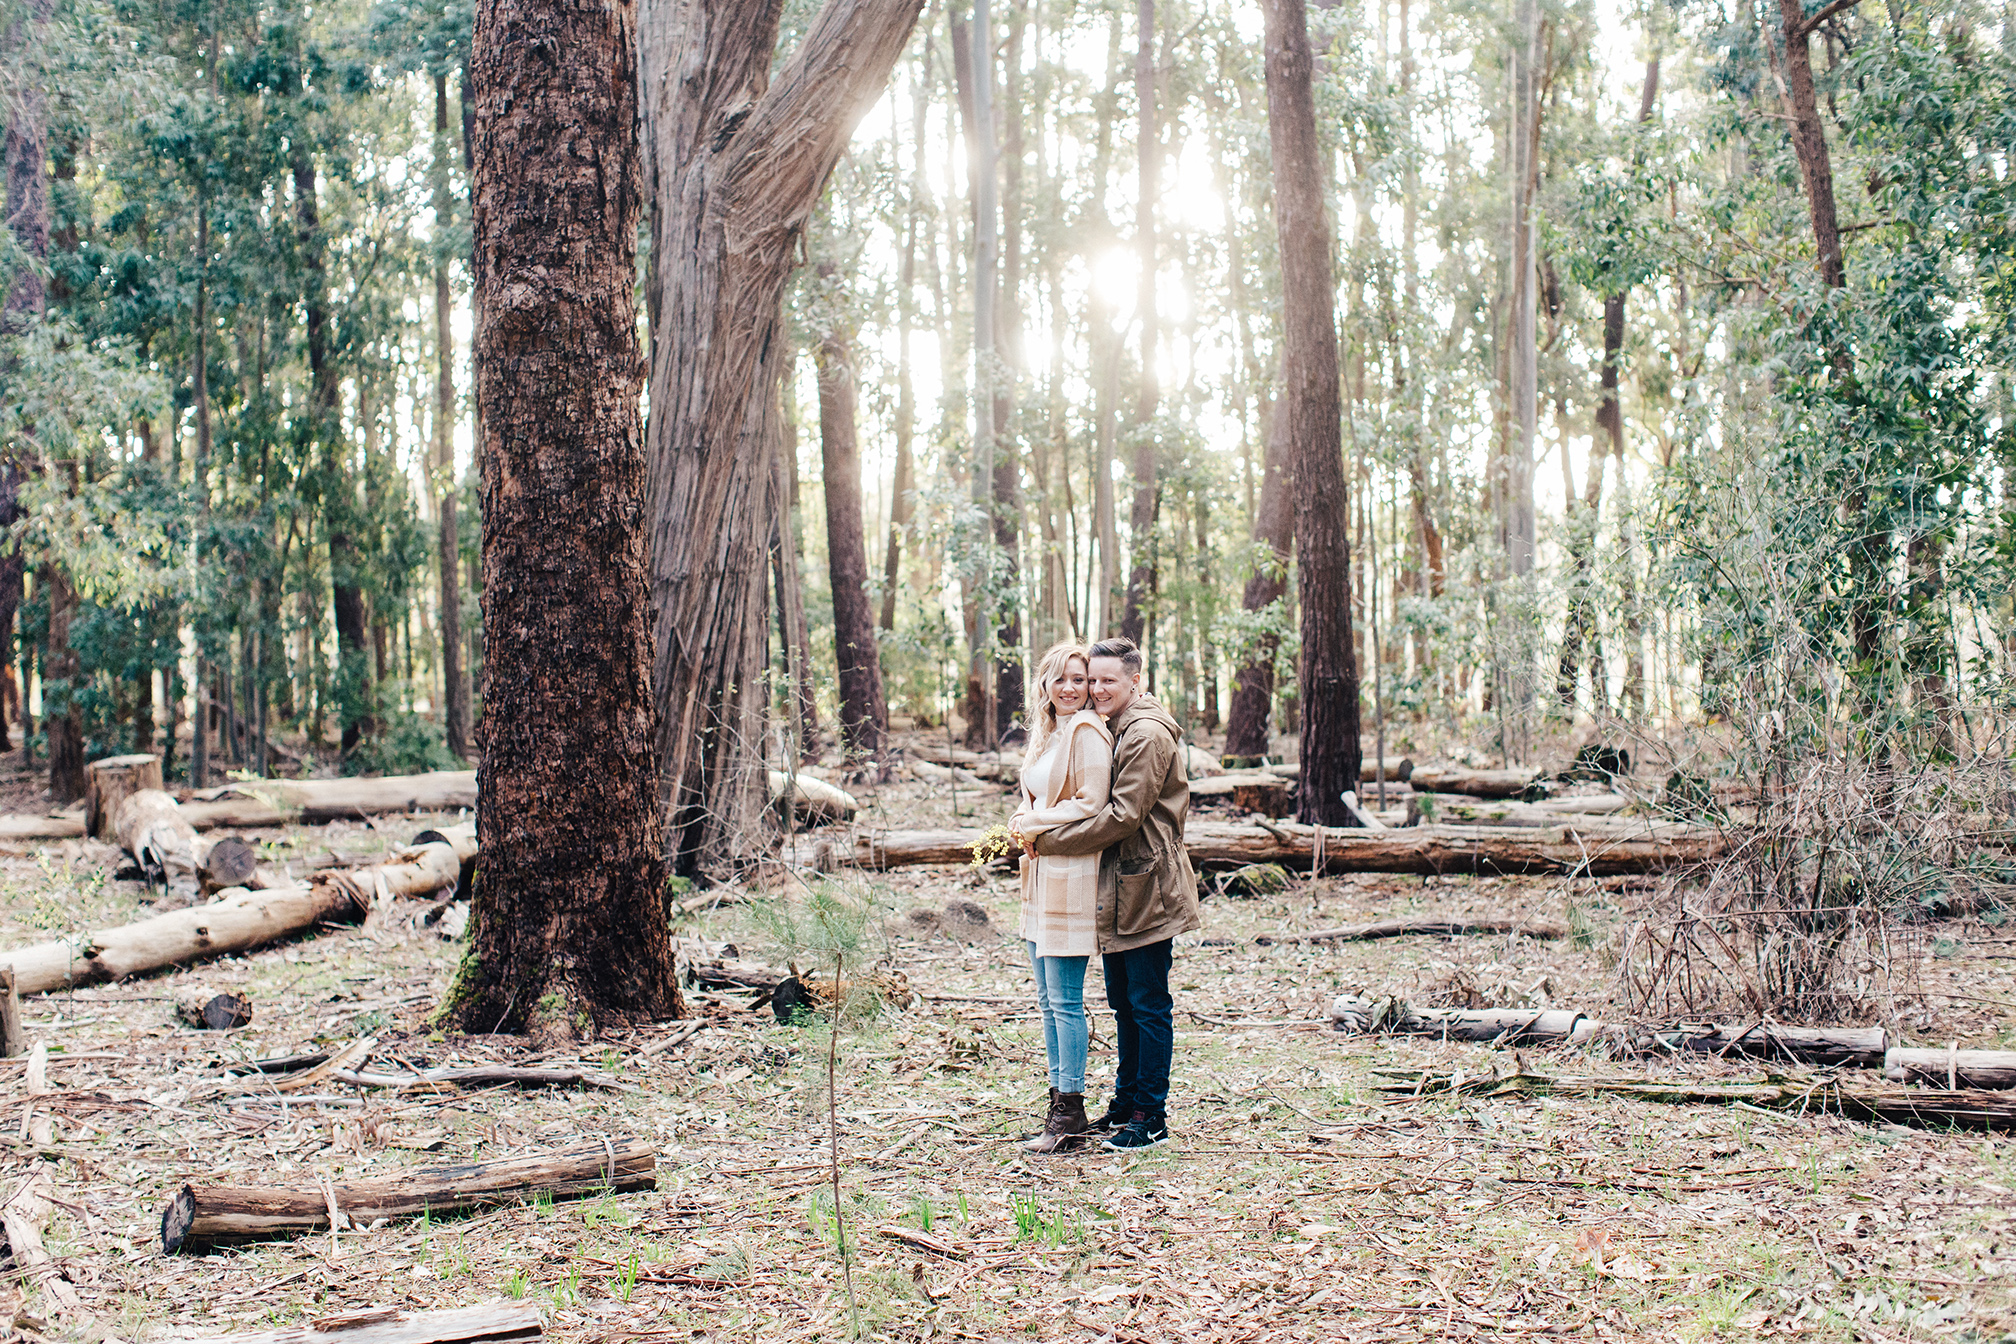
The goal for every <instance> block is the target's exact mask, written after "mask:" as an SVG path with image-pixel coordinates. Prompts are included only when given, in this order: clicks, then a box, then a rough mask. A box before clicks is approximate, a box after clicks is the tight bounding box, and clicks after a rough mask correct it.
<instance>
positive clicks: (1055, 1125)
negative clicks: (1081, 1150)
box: [1022, 1092, 1092, 1153]
mask: <svg viewBox="0 0 2016 1344" xmlns="http://www.w3.org/2000/svg"><path fill="white" fill-rule="evenodd" d="M1091 1129H1092V1125H1091V1122H1090V1121H1088V1120H1086V1118H1085V1094H1084V1093H1083V1092H1059V1093H1058V1094H1057V1102H1056V1104H1055V1105H1053V1106H1052V1107H1051V1108H1050V1119H1049V1122H1048V1123H1047V1124H1045V1125H1044V1126H1043V1132H1042V1133H1041V1134H1038V1135H1037V1136H1036V1137H1035V1138H1033V1139H1031V1140H1029V1141H1028V1142H1027V1143H1025V1144H1023V1145H1022V1149H1023V1151H1024V1152H1029V1153H1068V1152H1070V1151H1071V1150H1072V1149H1073V1148H1077V1147H1079V1146H1081V1145H1082V1144H1083V1143H1084V1142H1085V1135H1086V1134H1087V1133H1089V1132H1090V1131H1091Z"/></svg>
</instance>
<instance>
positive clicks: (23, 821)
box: [0, 812, 84, 841]
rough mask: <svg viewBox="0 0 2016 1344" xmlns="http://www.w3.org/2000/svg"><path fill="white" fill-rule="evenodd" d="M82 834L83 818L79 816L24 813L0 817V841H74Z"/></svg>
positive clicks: (10, 813)
mask: <svg viewBox="0 0 2016 1344" xmlns="http://www.w3.org/2000/svg"><path fill="white" fill-rule="evenodd" d="M83 834H84V818H83V817H81V816H61V815H52V816H36V815H34V814H33V813H24V812H9V813H7V814H6V815H4V816H0V841H6V840H76V839H79V838H80V837H82V836H83Z"/></svg>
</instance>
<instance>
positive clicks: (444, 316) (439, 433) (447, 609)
mask: <svg viewBox="0 0 2016 1344" xmlns="http://www.w3.org/2000/svg"><path fill="white" fill-rule="evenodd" d="M448 146H449V139H448V74H447V72H446V71H438V72H436V74H435V76H434V163H433V172H434V227H435V229H436V230H437V232H438V231H445V230H446V229H447V227H448V221H449V219H450V217H451V216H452V214H453V212H454V198H453V197H452V196H451V195H450V194H449V191H448ZM450 302H451V295H450V293H449V289H448V252H447V248H446V243H445V241H443V240H438V239H437V251H436V253H435V256H434V361H435V369H434V475H435V483H436V486H437V488H438V489H439V490H440V494H439V495H438V496H436V498H437V500H438V507H437V512H438V514H439V515H440V516H439V519H438V522H439V527H440V531H439V536H438V538H437V543H436V551H437V553H438V558H439V564H440V571H441V691H442V694H441V698H442V701H443V702H444V703H443V713H442V716H441V717H442V726H443V728H444V729H445V731H446V737H447V745H448V751H449V754H450V755H453V756H456V757H466V756H468V754H469V674H468V673H467V672H466V671H465V670H464V669H463V667H462V566H461V554H462V546H461V541H460V533H459V531H458V528H457V520H456V517H455V513H456V510H455V495H456V490H455V338H454V333H453V331H452V330H451V329H450V327H449V325H448V313H449V308H450Z"/></svg>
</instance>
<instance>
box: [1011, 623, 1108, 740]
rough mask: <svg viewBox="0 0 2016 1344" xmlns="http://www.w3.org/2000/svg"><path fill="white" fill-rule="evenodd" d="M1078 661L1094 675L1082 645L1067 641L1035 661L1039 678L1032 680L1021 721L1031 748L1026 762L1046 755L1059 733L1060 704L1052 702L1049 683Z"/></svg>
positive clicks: (1047, 651) (1087, 654)
mask: <svg viewBox="0 0 2016 1344" xmlns="http://www.w3.org/2000/svg"><path fill="white" fill-rule="evenodd" d="M1073 658H1076V659H1077V660H1078V661H1079V662H1081V663H1083V664H1085V671H1086V674H1087V675H1088V676H1089V675H1090V674H1091V671H1092V655H1091V653H1090V651H1088V650H1087V649H1086V647H1085V646H1084V645H1083V644H1074V643H1072V642H1070V641H1069V640H1066V641H1065V642H1064V643H1062V644H1053V645H1051V646H1050V648H1049V649H1048V650H1046V651H1045V652H1044V654H1043V656H1042V657H1041V658H1039V659H1037V660H1036V675H1035V676H1033V677H1031V678H1030V679H1029V688H1028V696H1029V703H1028V705H1027V707H1026V708H1025V709H1024V711H1023V715H1022V721H1023V722H1024V723H1026V724H1028V725H1029V745H1028V747H1027V749H1026V750H1025V751H1024V753H1023V759H1024V760H1027V761H1033V760H1035V759H1036V758H1037V757H1038V756H1041V755H1042V754H1043V748H1044V747H1046V746H1048V745H1049V742H1050V737H1051V734H1053V733H1055V732H1056V731H1057V702H1056V701H1054V700H1052V699H1051V698H1050V683H1051V682H1053V681H1055V680H1057V677H1058V674H1059V673H1061V672H1063V670H1064V669H1065V668H1066V667H1068V666H1069V665H1070V663H1071V660H1072V659H1073Z"/></svg>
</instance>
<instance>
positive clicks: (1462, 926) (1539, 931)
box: [1253, 918, 1568, 947]
mask: <svg viewBox="0 0 2016 1344" xmlns="http://www.w3.org/2000/svg"><path fill="white" fill-rule="evenodd" d="M1466 933H1516V934H1520V935H1522V936H1524V937H1527V938H1566V937H1567V936H1568V930H1566V929H1564V928H1562V927H1561V926H1560V925H1558V924H1544V923H1540V922H1538V921H1535V920H1530V919H1499V918H1484V919H1384V920H1380V921H1378V922H1377V923H1373V924H1345V925H1341V926H1340V927H1338V928H1334V929H1318V930H1316V931H1315V932H1314V933H1276V934H1266V933H1263V934H1261V935H1260V936H1259V937H1258V938H1255V939H1254V940H1253V941H1254V942H1256V943H1258V944H1259V945H1260V946H1262V947H1271V946H1273V945H1275V944H1277V943H1284V944H1285V943H1365V942H1371V941H1373V940H1375V939H1379V938H1402V937H1406V936H1407V935H1409V934H1422V935H1425V936H1428V937H1432V938H1455V937H1458V936H1460V935H1462V934H1466Z"/></svg>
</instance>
